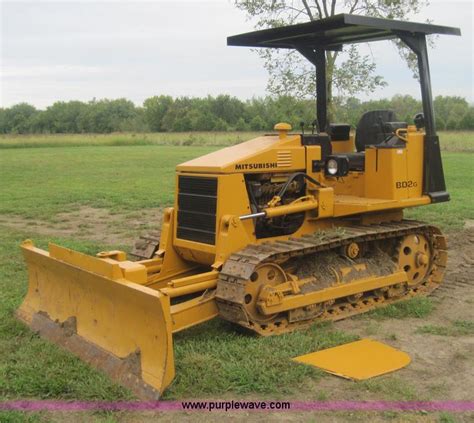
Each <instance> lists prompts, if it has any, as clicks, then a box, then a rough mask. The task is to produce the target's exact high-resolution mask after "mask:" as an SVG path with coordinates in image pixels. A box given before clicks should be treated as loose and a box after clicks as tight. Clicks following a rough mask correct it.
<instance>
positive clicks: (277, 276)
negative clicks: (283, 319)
mask: <svg viewBox="0 0 474 423" xmlns="http://www.w3.org/2000/svg"><path fill="white" fill-rule="evenodd" d="M286 281H287V276H286V273H285V271H284V270H283V269H282V268H281V267H280V266H278V265H277V264H275V263H262V264H261V265H259V266H258V267H257V268H256V269H255V271H254V272H253V273H252V275H251V276H250V280H249V281H248V283H247V284H246V285H245V296H244V303H245V304H244V309H245V311H246V313H247V316H248V318H249V320H250V321H251V322H252V323H253V324H254V325H257V326H260V327H261V328H262V329H263V330H264V329H265V328H266V327H267V326H268V325H269V324H271V323H274V322H275V321H276V320H278V317H277V316H278V315H277V314H272V315H264V314H262V313H261V312H260V310H259V308H258V300H259V295H260V292H261V290H262V288H263V287H265V286H276V285H279V284H281V283H284V282H286Z"/></svg>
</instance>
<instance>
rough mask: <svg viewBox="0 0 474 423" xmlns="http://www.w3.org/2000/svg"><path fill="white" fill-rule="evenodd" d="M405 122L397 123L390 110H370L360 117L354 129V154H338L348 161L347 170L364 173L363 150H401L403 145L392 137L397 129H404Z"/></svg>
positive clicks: (396, 138) (393, 113)
mask: <svg viewBox="0 0 474 423" xmlns="http://www.w3.org/2000/svg"><path fill="white" fill-rule="evenodd" d="M406 127H407V124H406V122H398V121H397V117H396V115H395V112H394V111H392V110H371V111H369V112H366V113H364V114H363V115H362V117H361V118H360V120H359V123H358V125H357V129H356V136H355V145H356V149H357V152H356V153H340V154H338V155H339V156H345V157H347V158H348V160H349V170H352V171H364V169H365V148H366V147H367V146H378V147H384V148H395V147H396V148H401V147H404V143H403V142H402V141H401V140H400V139H399V138H398V137H396V136H395V135H394V132H395V131H396V130H397V129H399V128H406Z"/></svg>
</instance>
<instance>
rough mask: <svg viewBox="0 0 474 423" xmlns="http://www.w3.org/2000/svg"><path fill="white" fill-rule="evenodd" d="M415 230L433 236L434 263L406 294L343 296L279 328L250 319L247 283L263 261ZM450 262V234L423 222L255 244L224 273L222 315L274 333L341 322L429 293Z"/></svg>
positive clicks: (221, 279) (351, 228)
mask: <svg viewBox="0 0 474 423" xmlns="http://www.w3.org/2000/svg"><path fill="white" fill-rule="evenodd" d="M412 233H417V234H420V233H421V234H424V235H427V236H428V238H429V239H430V241H431V245H432V249H433V251H432V253H433V264H432V267H431V269H430V272H429V276H428V277H427V278H425V280H424V281H423V282H422V283H421V284H419V285H417V286H416V287H412V288H410V289H409V290H408V291H407V292H406V293H405V294H404V295H403V296H399V297H396V298H385V297H381V296H375V295H373V293H370V292H369V293H364V295H363V296H362V297H361V298H360V300H359V301H358V302H356V303H351V302H349V301H347V302H344V301H341V300H338V301H337V302H336V303H335V304H334V306H332V307H330V308H328V309H327V310H326V311H325V312H324V313H323V314H322V315H320V316H318V317H316V318H313V319H311V320H309V321H304V322H294V323H289V322H284V323H283V324H282V323H281V322H279V325H278V326H274V325H273V324H268V325H267V324H265V325H261V326H262V327H260V325H255V324H253V323H252V322H249V320H248V317H247V314H246V312H245V309H244V306H243V305H244V295H245V294H244V292H245V284H246V283H247V281H248V280H249V279H250V276H251V275H252V273H253V272H254V271H255V268H256V267H257V266H258V265H259V264H261V263H265V262H274V263H283V262H285V261H287V260H288V259H290V258H292V257H301V256H305V255H309V254H314V253H318V252H326V251H330V250H336V249H339V248H340V247H343V246H344V245H347V244H349V243H351V242H357V243H359V244H360V243H364V242H368V241H375V240H383V239H389V238H399V237H403V236H405V235H409V234H412ZM446 262H447V251H446V238H445V237H444V235H442V234H441V232H440V230H439V229H438V228H436V227H435V226H431V225H427V224H425V223H423V222H418V221H413V220H403V221H401V222H393V223H383V224H377V225H366V226H364V225H351V226H348V227H338V228H335V229H331V230H324V231H319V232H316V233H314V234H310V235H304V236H302V237H300V238H290V239H289V240H287V241H286V240H284V241H273V242H268V243H263V244H259V245H249V246H247V247H246V248H244V249H243V250H241V251H239V252H237V253H234V254H232V255H231V256H230V257H229V259H228V260H227V261H226V262H225V263H224V266H223V268H222V271H221V272H220V273H219V279H218V282H217V292H216V300H217V305H218V308H219V313H220V315H221V317H222V318H224V319H226V320H229V321H232V322H235V323H237V324H239V325H242V326H244V327H247V328H250V329H252V330H254V331H256V332H258V333H260V334H261V335H271V334H274V333H282V332H288V331H291V330H293V329H296V328H297V327H301V326H308V324H312V323H314V322H315V321H323V320H340V319H343V318H346V317H349V316H352V315H355V314H360V313H364V312H366V311H369V310H371V309H373V308H376V307H377V306H380V305H386V304H388V303H391V302H395V301H399V300H401V299H406V298H410V297H413V296H415V295H427V294H429V293H430V292H432V291H433V290H434V289H436V288H437V287H438V286H439V285H440V283H441V282H442V279H443V274H444V271H445V268H446Z"/></svg>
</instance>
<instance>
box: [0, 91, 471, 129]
mask: <svg viewBox="0 0 474 423" xmlns="http://www.w3.org/2000/svg"><path fill="white" fill-rule="evenodd" d="M434 108H435V114H436V123H437V127H438V129H440V130H470V129H474V108H473V106H471V105H469V103H468V102H467V101H466V100H465V99H463V98H461V97H453V96H438V97H436V98H435V100H434ZM375 109H392V110H394V111H395V112H396V113H397V116H398V119H399V120H401V121H406V122H412V119H413V116H414V115H415V114H416V113H419V112H421V111H422V107H421V102H420V101H419V100H416V99H415V98H413V97H411V96H408V95H396V96H394V97H392V98H391V99H382V100H372V101H360V100H358V99H356V98H346V99H340V98H336V99H335V101H334V104H333V105H332V107H331V115H332V119H331V120H332V121H333V122H344V123H350V124H351V125H353V126H356V125H357V122H358V120H359V118H360V116H361V115H362V114H363V113H364V112H366V111H368V110H375ZM314 117H315V104H314V101H312V100H298V99H295V98H292V97H279V98H273V97H265V98H253V99H251V100H247V101H242V100H239V99H238V98H236V97H231V96H228V95H219V96H217V97H210V96H208V97H204V98H190V97H179V98H172V97H169V96H163V95H162V96H155V97H151V98H148V99H147V100H145V102H144V103H143V105H142V106H140V107H137V106H135V105H134V103H132V102H131V101H129V100H126V99H117V100H95V99H94V100H92V101H90V102H88V103H84V102H81V101H68V102H57V103H54V104H53V105H52V106H49V107H48V108H46V110H38V109H36V108H35V107H33V106H31V105H29V104H27V103H21V104H17V105H15V106H12V107H9V108H1V109H0V134H37V133H41V134H57V133H110V132H184V131H261V130H263V131H265V130H267V131H268V130H271V129H272V128H273V125H274V124H275V123H277V122H281V121H285V122H290V123H291V124H292V125H293V127H294V128H298V127H299V125H300V122H302V121H303V122H306V123H307V125H308V126H309V124H310V123H311V122H312V121H313V120H314Z"/></svg>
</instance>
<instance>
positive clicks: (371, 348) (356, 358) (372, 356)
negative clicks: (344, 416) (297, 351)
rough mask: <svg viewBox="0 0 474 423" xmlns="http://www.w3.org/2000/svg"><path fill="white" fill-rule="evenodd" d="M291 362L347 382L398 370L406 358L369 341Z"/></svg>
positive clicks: (350, 344)
mask: <svg viewBox="0 0 474 423" xmlns="http://www.w3.org/2000/svg"><path fill="white" fill-rule="evenodd" d="M293 361H296V362H298V363H303V364H309V365H310V366H315V367H318V368H320V369H322V370H325V371H326V372H329V373H332V374H334V375H336V376H341V377H344V378H347V379H355V380H364V379H369V378H371V377H374V376H379V375H383V374H385V373H389V372H393V371H395V370H398V369H401V368H402V367H405V366H407V365H408V364H409V363H410V356H409V355H408V354H406V353H404V352H403V351H399V350H396V349H395V348H392V347H390V346H388V345H385V344H382V343H381V342H377V341H373V340H372V339H361V340H360V341H356V342H351V343H349V344H344V345H340V346H338V347H334V348H328V349H326V350H322V351H317V352H314V353H310V354H306V355H300V356H299V357H295V358H293Z"/></svg>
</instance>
